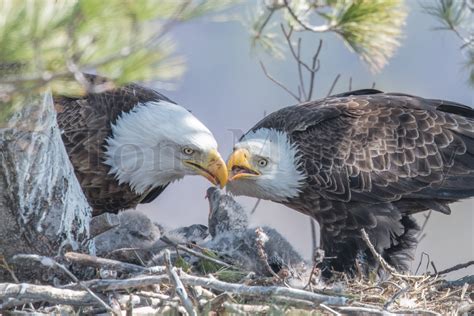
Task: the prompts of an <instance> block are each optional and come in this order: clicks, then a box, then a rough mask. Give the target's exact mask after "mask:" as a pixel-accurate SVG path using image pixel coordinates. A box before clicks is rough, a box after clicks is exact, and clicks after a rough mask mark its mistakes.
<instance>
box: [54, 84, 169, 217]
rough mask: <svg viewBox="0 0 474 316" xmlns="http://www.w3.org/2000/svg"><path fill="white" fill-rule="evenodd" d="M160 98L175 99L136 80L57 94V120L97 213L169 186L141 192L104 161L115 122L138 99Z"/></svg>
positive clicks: (131, 203)
mask: <svg viewBox="0 0 474 316" xmlns="http://www.w3.org/2000/svg"><path fill="white" fill-rule="evenodd" d="M87 78H88V80H90V82H91V83H95V84H98V83H103V82H104V81H105V79H103V78H101V77H97V76H93V75H87ZM159 100H165V101H168V102H173V101H171V100H169V99H168V98H166V97H165V96H163V95H161V94H159V93H158V92H156V91H154V90H152V89H148V88H145V87H142V86H139V85H136V84H130V85H126V86H123V87H120V88H115V89H111V90H108V91H106V92H103V93H89V94H87V95H84V96H81V97H66V96H55V97H54V103H55V106H56V108H57V109H60V110H59V111H58V112H57V121H58V125H59V127H60V129H61V130H62V139H63V142H64V145H65V147H66V151H67V153H68V155H69V158H70V160H71V163H72V165H73V167H74V170H75V173H76V177H77V179H78V180H79V183H80V185H81V187H82V189H83V192H84V194H85V196H86V198H87V200H88V201H89V204H90V205H91V207H92V208H93V215H94V216H96V215H99V214H101V213H104V212H112V213H117V212H118V211H120V210H123V209H127V208H134V207H136V205H137V204H138V203H139V202H140V201H142V200H146V201H147V202H149V201H151V200H153V199H154V198H155V197H156V196H158V195H159V194H160V193H161V192H162V191H163V190H164V189H165V187H166V186H162V187H158V188H156V189H154V190H153V191H152V192H149V193H148V198H147V196H141V195H137V194H136V193H135V192H133V191H132V190H131V189H130V187H129V186H128V185H127V184H120V185H119V184H118V182H117V181H116V180H115V179H114V176H113V175H109V174H108V172H109V168H110V167H109V166H107V165H105V164H104V163H103V162H104V161H105V156H104V150H105V145H106V143H105V141H106V139H107V138H108V137H109V136H111V133H112V127H111V126H112V124H114V123H115V122H116V120H117V119H118V118H119V116H120V115H121V114H122V113H126V112H129V111H131V110H132V109H133V108H134V107H135V106H136V105H137V104H138V103H145V102H149V101H159ZM149 197H152V198H151V199H150V198H149Z"/></svg>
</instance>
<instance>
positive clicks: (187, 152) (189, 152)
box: [183, 147, 194, 156]
mask: <svg viewBox="0 0 474 316" xmlns="http://www.w3.org/2000/svg"><path fill="white" fill-rule="evenodd" d="M183 153H184V154H186V155H188V156H190V155H192V154H194V149H192V148H189V147H184V148H183Z"/></svg>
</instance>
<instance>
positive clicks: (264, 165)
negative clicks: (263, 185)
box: [258, 159, 268, 167]
mask: <svg viewBox="0 0 474 316" xmlns="http://www.w3.org/2000/svg"><path fill="white" fill-rule="evenodd" d="M258 165H259V166H260V167H266V166H267V165H268V160H266V159H260V160H259V161H258Z"/></svg>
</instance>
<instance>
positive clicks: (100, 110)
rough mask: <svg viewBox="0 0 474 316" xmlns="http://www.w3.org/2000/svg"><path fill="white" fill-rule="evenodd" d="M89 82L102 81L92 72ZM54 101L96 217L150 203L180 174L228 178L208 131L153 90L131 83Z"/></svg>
mask: <svg viewBox="0 0 474 316" xmlns="http://www.w3.org/2000/svg"><path fill="white" fill-rule="evenodd" d="M87 79H88V80H89V81H90V82H91V83H94V84H104V83H105V82H106V79H104V78H102V77H97V76H93V75H87ZM54 102H55V107H56V109H57V121H58V124H59V127H60V129H61V130H62V139H63V141H64V145H65V147H66V151H67V153H68V155H69V158H70V160H71V162H72V165H73V166H74V171H75V173H76V176H77V178H78V180H79V183H80V185H81V187H82V190H83V191H84V194H85V196H86V198H87V200H88V202H89V203H90V205H91V206H92V208H93V215H98V214H101V213H103V212H112V213H117V212H118V211H119V210H123V209H127V208H134V207H136V205H137V204H138V203H147V202H150V201H152V200H153V199H155V198H156V197H157V196H158V195H159V194H160V193H161V192H162V191H163V190H164V189H165V188H166V187H167V186H168V184H169V183H171V182H173V181H175V180H178V179H181V178H182V177H184V176H185V175H201V176H204V177H205V178H207V179H208V180H209V181H211V182H212V183H214V184H221V185H225V183H226V182H227V169H226V166H225V162H224V161H223V160H222V158H221V156H220V155H219V153H218V151H217V143H216V140H215V139H214V136H213V135H212V133H211V132H210V131H209V130H208V129H207V128H206V127H205V126H204V125H203V124H202V123H201V122H200V121H199V120H198V119H197V118H196V117H194V116H193V115H192V114H191V113H190V112H189V111H187V110H186V109H185V108H183V107H181V106H179V105H177V104H175V103H174V102H173V101H171V100H170V99H168V98H167V97H165V96H163V95H162V94H160V93H158V92H156V91H154V90H151V89H148V88H145V87H142V86H139V85H137V84H129V85H126V86H123V87H120V88H114V89H111V90H108V91H106V92H102V93H89V94H87V95H85V96H82V97H66V96H55V98H54Z"/></svg>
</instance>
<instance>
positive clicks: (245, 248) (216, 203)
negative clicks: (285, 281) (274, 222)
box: [203, 187, 304, 276]
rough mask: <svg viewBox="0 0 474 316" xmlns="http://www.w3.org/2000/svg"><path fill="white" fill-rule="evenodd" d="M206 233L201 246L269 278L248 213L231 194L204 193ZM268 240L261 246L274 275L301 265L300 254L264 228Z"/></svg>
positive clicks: (275, 232)
mask: <svg viewBox="0 0 474 316" xmlns="http://www.w3.org/2000/svg"><path fill="white" fill-rule="evenodd" d="M207 197H208V199H209V232H210V233H211V236H212V240H211V241H209V242H207V243H206V244H204V245H203V246H205V247H207V248H209V249H211V250H215V251H217V252H218V253H219V254H221V255H223V256H225V257H226V259H227V260H230V261H231V262H233V263H234V264H236V265H238V266H241V267H243V268H245V269H246V270H249V271H254V272H255V273H257V274H258V275H264V276H270V273H269V272H268V271H267V269H266V268H265V266H264V263H263V262H262V260H261V258H260V257H259V255H258V250H257V235H256V232H255V228H249V218H248V213H247V212H246V211H245V209H244V208H243V207H242V206H241V205H240V204H239V203H237V202H236V201H235V200H234V199H233V198H232V197H231V196H230V195H227V194H225V193H224V192H223V191H222V190H220V189H218V188H216V187H210V188H209V189H208V190H207ZM262 229H263V232H264V233H265V234H266V235H267V237H268V240H267V241H266V242H265V244H264V250H265V253H266V254H267V256H268V259H267V261H268V263H269V265H270V267H271V268H272V270H273V271H274V272H275V273H278V272H279V271H280V270H281V269H282V268H287V269H290V270H291V269H293V268H294V267H296V266H301V265H304V261H303V259H302V258H301V256H300V254H299V253H298V252H297V251H295V250H294V249H293V246H292V245H291V244H290V243H289V242H288V241H287V240H286V238H285V237H283V236H282V235H281V234H280V233H279V232H278V231H276V230H275V229H273V228H269V227H263V228H262Z"/></svg>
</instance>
